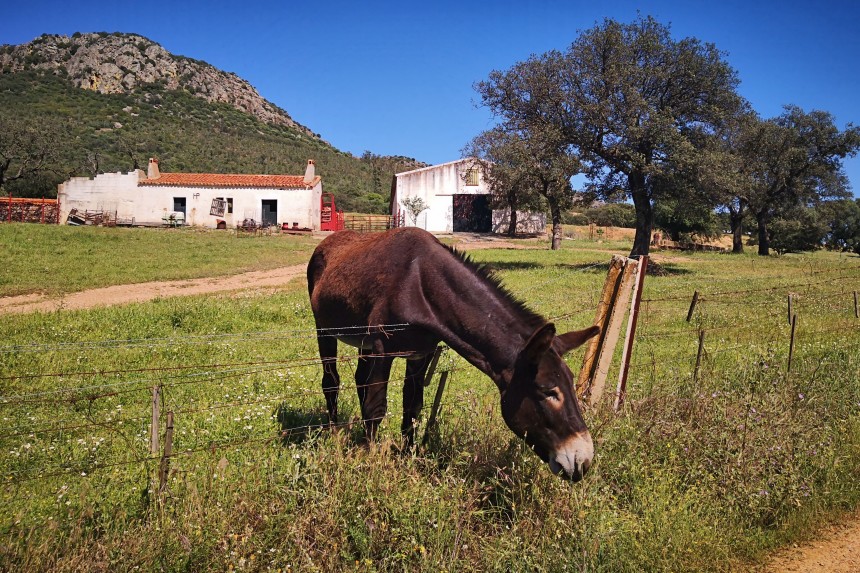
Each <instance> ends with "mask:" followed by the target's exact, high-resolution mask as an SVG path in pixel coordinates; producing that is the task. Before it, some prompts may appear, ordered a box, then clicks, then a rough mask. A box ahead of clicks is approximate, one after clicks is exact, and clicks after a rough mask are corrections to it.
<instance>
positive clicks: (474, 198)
mask: <svg viewBox="0 0 860 573" xmlns="http://www.w3.org/2000/svg"><path fill="white" fill-rule="evenodd" d="M489 197H490V196H489V195H471V194H470V195H466V194H458V195H454V213H453V215H454V221H453V223H454V224H453V227H454V232H455V233H489V232H490V231H492V230H493V211H492V209H490V198H489Z"/></svg>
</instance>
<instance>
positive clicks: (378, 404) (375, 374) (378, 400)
mask: <svg viewBox="0 0 860 573" xmlns="http://www.w3.org/2000/svg"><path fill="white" fill-rule="evenodd" d="M366 354H367V351H365V350H363V349H362V350H361V351H360V356H359V358H358V367H357V368H356V369H355V386H356V389H357V390H358V401H359V403H360V404H361V419H362V420H364V430H365V438H366V440H367V441H368V442H372V441H374V440H375V439H376V430H377V429H378V428H379V423H380V422H381V421H382V419H383V418H384V417H385V412H386V410H387V406H388V404H387V399H388V376H389V374H391V363H392V362H393V360H394V359H393V358H391V357H389V356H365V355H366Z"/></svg>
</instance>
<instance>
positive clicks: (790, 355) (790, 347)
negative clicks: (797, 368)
mask: <svg viewBox="0 0 860 573" xmlns="http://www.w3.org/2000/svg"><path fill="white" fill-rule="evenodd" d="M796 326H797V315H796V314H795V315H794V316H792V317H791V342H790V343H789V345H788V369H787V371H788V372H791V359H792V358H794V330H795V327H796Z"/></svg>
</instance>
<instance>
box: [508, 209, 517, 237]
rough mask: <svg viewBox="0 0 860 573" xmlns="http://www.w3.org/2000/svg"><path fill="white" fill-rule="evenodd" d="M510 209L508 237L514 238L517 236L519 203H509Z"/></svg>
mask: <svg viewBox="0 0 860 573" xmlns="http://www.w3.org/2000/svg"><path fill="white" fill-rule="evenodd" d="M508 209H509V210H510V212H511V215H510V217H508V236H509V237H514V236H516V234H517V202H516V201H514V200H510V201H508Z"/></svg>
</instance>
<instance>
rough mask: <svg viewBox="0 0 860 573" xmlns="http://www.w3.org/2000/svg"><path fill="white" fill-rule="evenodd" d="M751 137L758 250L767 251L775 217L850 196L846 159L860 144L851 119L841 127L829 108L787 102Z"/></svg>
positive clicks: (859, 131)
mask: <svg viewBox="0 0 860 573" xmlns="http://www.w3.org/2000/svg"><path fill="white" fill-rule="evenodd" d="M751 141H752V144H751V145H748V146H747V147H746V148H745V150H744V151H743V153H746V154H749V156H751V158H752V159H751V164H752V165H753V167H752V179H753V181H752V184H751V185H750V187H749V191H748V204H749V206H750V210H751V213H752V214H753V216H754V217H755V219H756V222H757V226H758V245H759V254H760V255H767V254H768V253H769V249H770V243H771V239H772V236H773V233H771V232H770V230H769V229H768V226H769V225H770V223H771V222H772V221H774V219H776V218H778V217H780V216H783V218H784V219H785V218H787V217H786V215H787V213H789V212H791V210H792V209H795V208H799V207H804V206H807V205H814V204H816V203H818V202H821V201H824V200H828V199H838V198H844V197H847V196H849V194H850V193H849V190H848V181H847V178H846V177H845V174H844V171H843V169H842V159H844V158H845V157H846V156H849V155H854V154H855V153H856V151H857V149H858V147H860V129H858V128H856V127H854V126H852V125H849V126H848V127H847V128H846V129H845V130H844V131H840V130H839V129H838V128H837V127H836V124H835V120H834V118H833V116H832V115H831V114H829V113H827V112H824V111H818V110H813V111H811V112H805V111H803V110H802V109H800V108H799V107H796V106H786V107H785V111H784V112H783V113H782V114H781V115H779V116H778V117H775V118H773V119H771V120H768V121H765V122H761V123H759V124H758V125H757V126H756V128H755V129H754V131H753V136H752V137H751ZM780 229H783V230H784V229H785V227H784V226H781V227H780Z"/></svg>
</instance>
